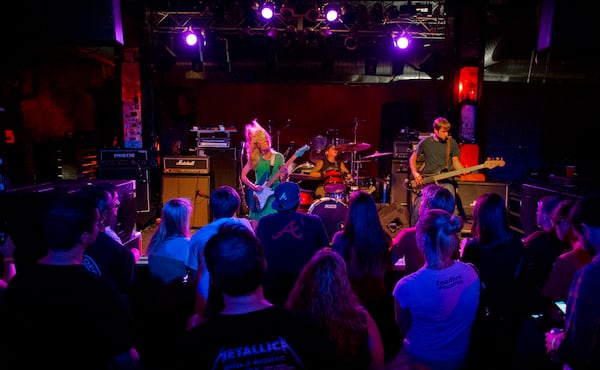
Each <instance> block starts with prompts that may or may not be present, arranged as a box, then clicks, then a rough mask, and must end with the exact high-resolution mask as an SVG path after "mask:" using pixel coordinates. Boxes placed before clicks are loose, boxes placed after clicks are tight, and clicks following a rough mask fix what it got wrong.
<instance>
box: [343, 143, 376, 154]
mask: <svg viewBox="0 0 600 370" xmlns="http://www.w3.org/2000/svg"><path fill="white" fill-rule="evenodd" d="M370 147H371V144H368V143H346V144H341V145H340V146H338V147H337V150H339V151H340V152H360V151H361V150H367V149H369V148H370Z"/></svg>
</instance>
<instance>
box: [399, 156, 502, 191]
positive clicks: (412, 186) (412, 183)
mask: <svg viewBox="0 0 600 370" xmlns="http://www.w3.org/2000/svg"><path fill="white" fill-rule="evenodd" d="M505 165H506V163H505V162H504V160H502V159H494V160H492V159H487V160H486V161H485V162H483V163H482V164H478V165H476V166H472V167H466V168H464V169H462V170H455V171H447V172H441V173H439V174H436V175H429V176H423V184H417V181H416V180H414V179H413V180H408V179H406V180H404V183H405V188H406V189H408V190H412V191H414V192H418V191H420V190H421V189H422V188H423V186H425V185H427V184H430V183H432V182H437V181H439V180H444V179H447V178H450V177H454V176H459V175H462V174H464V173H467V172H473V171H477V170H481V169H484V168H487V169H492V168H495V167H504V166H505Z"/></svg>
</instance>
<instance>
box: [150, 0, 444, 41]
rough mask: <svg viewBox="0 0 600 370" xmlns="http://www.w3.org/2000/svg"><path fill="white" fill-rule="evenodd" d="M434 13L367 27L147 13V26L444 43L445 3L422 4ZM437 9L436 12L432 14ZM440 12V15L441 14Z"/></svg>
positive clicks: (164, 30) (298, 17)
mask: <svg viewBox="0 0 600 370" xmlns="http://www.w3.org/2000/svg"><path fill="white" fill-rule="evenodd" d="M350 3H352V4H353V5H357V4H363V5H364V6H367V7H370V6H372V5H373V4H374V3H379V4H381V5H382V6H383V7H384V8H385V7H387V6H388V5H395V4H406V3H407V2H406V1H390V2H381V1H350ZM419 3H427V4H428V5H431V8H432V9H433V10H434V11H433V12H432V14H423V13H417V14H400V15H399V16H398V17H397V18H395V19H391V20H389V19H387V20H385V21H381V22H378V23H369V24H368V25H358V26H357V25H348V24H344V23H343V22H342V21H337V22H328V21H327V20H326V19H325V18H324V14H320V16H319V17H318V18H317V19H316V20H315V21H314V22H310V21H307V20H306V18H305V17H304V14H297V13H294V15H293V17H292V18H291V19H289V18H285V17H283V16H282V15H281V14H280V13H279V12H276V13H275V16H274V17H273V18H272V19H271V20H264V19H261V17H260V16H258V17H256V18H254V19H252V20H248V19H243V18H239V19H233V18H224V17H220V18H219V17H215V16H214V15H213V14H211V13H209V12H200V11H171V10H147V11H146V14H145V16H146V25H147V27H148V29H149V31H150V33H151V34H154V35H158V34H179V33H183V32H185V31H186V30H187V29H189V28H190V27H193V28H194V29H203V30H207V31H208V30H211V31H213V32H216V33H218V34H221V35H227V34H231V35H233V34H241V33H246V34H248V33H249V34H266V33H267V32H269V31H270V30H277V31H285V30H289V29H290V27H293V28H294V29H296V30H297V31H302V30H311V31H317V32H318V31H323V30H327V31H328V32H331V33H340V34H347V33H350V32H351V31H352V33H353V34H354V35H357V36H359V37H360V36H389V35H390V34H391V33H394V32H395V33H405V34H408V35H409V36H410V38H411V39H421V40H430V41H443V40H445V39H446V34H447V19H446V17H445V14H444V12H443V6H444V1H429V2H428V1H421V2H419ZM436 9H437V12H436V11H435V10H436ZM440 9H442V11H440Z"/></svg>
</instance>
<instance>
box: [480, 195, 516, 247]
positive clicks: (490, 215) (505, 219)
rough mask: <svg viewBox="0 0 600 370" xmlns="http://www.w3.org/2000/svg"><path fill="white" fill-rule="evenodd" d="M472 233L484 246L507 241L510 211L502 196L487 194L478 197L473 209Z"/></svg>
mask: <svg viewBox="0 0 600 370" xmlns="http://www.w3.org/2000/svg"><path fill="white" fill-rule="evenodd" d="M472 231H473V234H474V235H475V236H476V237H477V239H478V240H479V242H480V243H483V244H496V243H502V242H505V241H506V239H507V238H508V236H509V231H510V221H509V215H508V209H507V208H506V204H505V201H504V199H503V198H502V196H501V195H500V194H498V193H494V192H487V193H483V194H481V195H480V196H478V197H477V199H476V200H475V207H473V224H472Z"/></svg>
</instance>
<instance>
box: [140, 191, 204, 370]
mask: <svg viewBox="0 0 600 370" xmlns="http://www.w3.org/2000/svg"><path fill="white" fill-rule="evenodd" d="M191 214H192V202H191V200H190V199H188V198H171V199H169V200H168V201H167V202H166V203H165V204H164V205H163V208H162V211H161V219H160V223H159V225H158V229H156V231H155V232H154V234H153V235H152V237H151V238H150V241H149V243H148V272H149V274H150V282H149V295H148V297H147V298H148V303H147V309H146V310H147V312H148V316H147V318H146V319H145V320H144V321H143V322H142V323H141V324H140V325H141V327H142V328H143V329H144V338H145V348H144V352H142V360H143V361H144V365H145V367H146V368H149V369H150V368H151V369H156V370H161V369H165V368H168V367H169V366H170V364H171V362H172V361H173V359H172V358H170V357H169V356H166V354H167V353H169V352H170V351H172V349H173V348H172V346H174V345H175V338H177V337H179V336H180V335H181V334H182V333H183V332H184V331H185V329H186V322H187V320H188V318H189V317H190V316H191V315H192V314H193V312H194V299H195V289H194V287H195V281H196V279H197V271H198V257H197V256H196V255H194V254H193V253H192V252H191V248H190V244H189V242H190V236H191V230H190V216H191Z"/></svg>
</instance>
